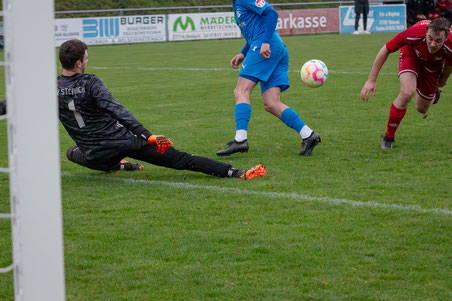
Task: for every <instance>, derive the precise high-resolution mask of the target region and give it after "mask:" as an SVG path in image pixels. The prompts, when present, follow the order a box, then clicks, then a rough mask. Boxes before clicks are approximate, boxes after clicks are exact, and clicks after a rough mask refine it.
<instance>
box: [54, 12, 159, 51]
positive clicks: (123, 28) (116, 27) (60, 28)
mask: <svg viewBox="0 0 452 301" xmlns="http://www.w3.org/2000/svg"><path fill="white" fill-rule="evenodd" d="M70 39H79V40H82V41H83V42H85V43H86V44H88V45H100V44H123V43H144V42H158V41H165V40H166V16H165V15H142V16H119V17H95V18H73V19H55V43H56V46H60V45H61V44H62V43H63V42H65V41H67V40H70Z"/></svg>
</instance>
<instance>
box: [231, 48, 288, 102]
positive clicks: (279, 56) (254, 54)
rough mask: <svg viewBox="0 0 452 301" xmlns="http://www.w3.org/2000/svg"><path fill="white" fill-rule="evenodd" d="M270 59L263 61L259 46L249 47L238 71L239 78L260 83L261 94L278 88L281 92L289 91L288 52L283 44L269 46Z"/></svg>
mask: <svg viewBox="0 0 452 301" xmlns="http://www.w3.org/2000/svg"><path fill="white" fill-rule="evenodd" d="M253 49H254V51H253ZM270 50H271V55H270V58H268V59H264V58H263V57H262V56H261V54H260V46H254V45H253V46H251V47H250V50H248V53H247V54H246V57H245V60H244V61H243V64H242V68H241V69H240V75H239V76H240V77H243V78H246V79H249V80H251V81H253V82H255V83H257V82H260V83H261V92H262V93H264V92H265V91H266V90H268V89H270V88H273V87H280V88H281V92H283V91H285V90H287V89H289V87H290V83H289V75H288V72H289V51H287V48H286V46H285V45H284V44H281V43H278V44H272V45H271V46H270Z"/></svg>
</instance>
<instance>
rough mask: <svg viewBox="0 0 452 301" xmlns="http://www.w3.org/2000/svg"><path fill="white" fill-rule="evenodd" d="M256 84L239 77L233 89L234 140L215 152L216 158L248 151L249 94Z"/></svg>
mask: <svg viewBox="0 0 452 301" xmlns="http://www.w3.org/2000/svg"><path fill="white" fill-rule="evenodd" d="M256 83H257V80H256V79H254V78H252V77H247V78H245V77H239V80H238V82H237V86H236V88H235V89H234V98H235V124H236V132H235V138H234V141H231V142H229V143H228V145H227V147H226V148H225V149H222V150H220V151H218V152H217V155H218V156H229V155H231V154H233V153H237V152H247V151H248V149H249V145H248V140H247V138H248V123H249V121H250V118H251V102H250V94H251V91H252V90H253V88H254V87H255V86H256Z"/></svg>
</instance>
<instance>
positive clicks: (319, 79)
mask: <svg viewBox="0 0 452 301" xmlns="http://www.w3.org/2000/svg"><path fill="white" fill-rule="evenodd" d="M300 75H301V80H302V81H303V83H304V84H305V85H306V86H308V87H310V88H316V87H320V86H322V85H324V84H325V82H326V80H327V78H328V67H327V66H326V65H325V63H324V62H322V61H321V60H309V61H307V62H306V63H304V65H303V67H301V70H300Z"/></svg>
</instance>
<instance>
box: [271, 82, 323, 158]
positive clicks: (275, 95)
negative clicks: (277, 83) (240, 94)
mask: <svg viewBox="0 0 452 301" xmlns="http://www.w3.org/2000/svg"><path fill="white" fill-rule="evenodd" d="M280 98H281V89H280V88H279V87H272V88H269V89H267V90H265V91H264V93H263V94H262V99H263V101H264V107H265V109H266V110H267V111H268V112H270V113H272V114H273V115H275V116H276V117H278V118H279V119H281V121H282V122H283V123H284V124H285V125H287V126H288V127H290V128H292V129H294V130H295V131H296V132H297V133H298V134H300V136H301V138H302V139H303V144H302V147H301V151H300V153H299V155H304V156H306V155H308V154H309V153H310V152H311V151H312V149H313V148H314V147H315V146H316V145H317V143H319V142H320V136H319V135H318V134H317V133H316V132H314V131H313V130H311V129H310V128H309V127H308V126H307V125H306V123H305V122H304V121H303V120H301V118H300V116H298V114H297V112H295V110H294V109H292V108H290V107H288V106H287V105H285V104H283V103H282V102H281V100H280Z"/></svg>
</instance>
